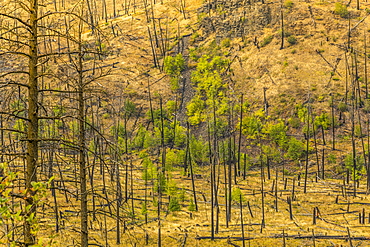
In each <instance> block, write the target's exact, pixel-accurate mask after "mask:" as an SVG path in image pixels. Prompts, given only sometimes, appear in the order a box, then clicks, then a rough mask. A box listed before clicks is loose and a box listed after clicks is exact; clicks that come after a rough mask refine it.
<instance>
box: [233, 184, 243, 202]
mask: <svg viewBox="0 0 370 247" xmlns="http://www.w3.org/2000/svg"><path fill="white" fill-rule="evenodd" d="M240 196H241V197H242V202H244V201H245V198H244V197H243V193H242V191H241V190H240V188H238V187H234V188H233V190H232V192H231V200H232V201H234V202H237V203H239V202H240Z"/></svg>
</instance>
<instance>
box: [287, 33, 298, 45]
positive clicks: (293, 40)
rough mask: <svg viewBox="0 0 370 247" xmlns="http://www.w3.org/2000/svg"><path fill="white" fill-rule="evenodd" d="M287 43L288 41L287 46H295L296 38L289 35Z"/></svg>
mask: <svg viewBox="0 0 370 247" xmlns="http://www.w3.org/2000/svg"><path fill="white" fill-rule="evenodd" d="M287 41H288V43H289V44H291V45H295V44H297V38H296V37H294V36H293V35H290V36H289V37H288V38H287Z"/></svg>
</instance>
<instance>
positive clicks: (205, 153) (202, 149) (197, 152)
mask: <svg viewBox="0 0 370 247" xmlns="http://www.w3.org/2000/svg"><path fill="white" fill-rule="evenodd" d="M189 145H190V150H191V155H192V160H193V161H194V162H195V163H197V164H207V163H208V162H209V150H208V142H206V141H204V140H203V138H202V137H199V138H198V139H197V138H196V137H195V136H191V138H190V142H189Z"/></svg>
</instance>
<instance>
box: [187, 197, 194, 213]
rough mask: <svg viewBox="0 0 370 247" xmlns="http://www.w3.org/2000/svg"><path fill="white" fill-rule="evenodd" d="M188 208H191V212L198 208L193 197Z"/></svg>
mask: <svg viewBox="0 0 370 247" xmlns="http://www.w3.org/2000/svg"><path fill="white" fill-rule="evenodd" d="M188 210H189V211H190V212H194V211H195V210H196V206H195V204H194V201H193V198H192V199H190V204H189V207H188Z"/></svg>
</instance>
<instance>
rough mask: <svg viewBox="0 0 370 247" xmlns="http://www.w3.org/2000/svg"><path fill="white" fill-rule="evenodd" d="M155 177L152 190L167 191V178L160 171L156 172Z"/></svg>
mask: <svg viewBox="0 0 370 247" xmlns="http://www.w3.org/2000/svg"><path fill="white" fill-rule="evenodd" d="M156 175H157V177H156V178H157V179H156V180H155V182H154V190H155V191H161V192H165V191H167V180H166V177H165V176H164V175H163V173H162V172H157V174H156Z"/></svg>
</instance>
